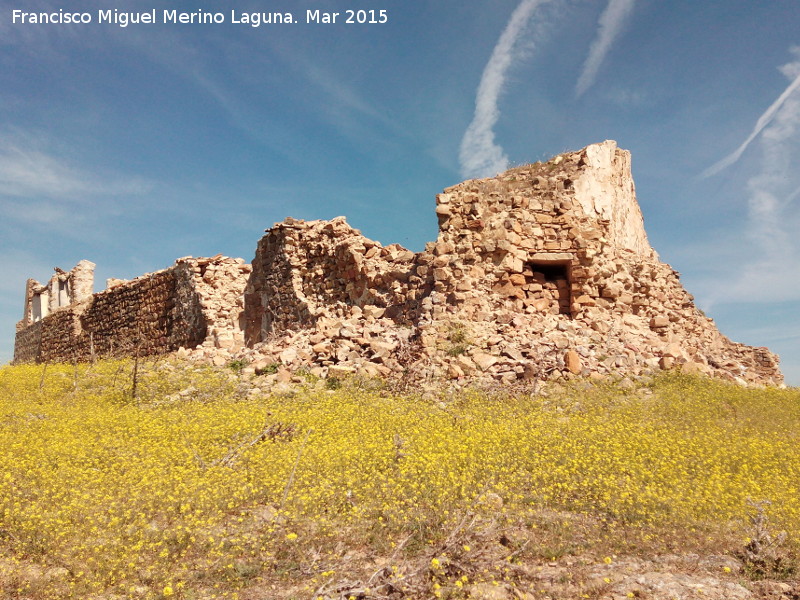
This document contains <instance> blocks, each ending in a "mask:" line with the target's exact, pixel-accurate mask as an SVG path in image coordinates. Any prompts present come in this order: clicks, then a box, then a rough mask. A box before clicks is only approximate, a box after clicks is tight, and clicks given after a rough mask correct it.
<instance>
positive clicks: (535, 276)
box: [523, 261, 572, 315]
mask: <svg viewBox="0 0 800 600" xmlns="http://www.w3.org/2000/svg"><path fill="white" fill-rule="evenodd" d="M569 266H570V264H569V261H534V262H529V263H527V264H526V265H525V269H524V271H523V275H525V281H526V286H525V287H526V290H527V293H528V295H529V297H534V298H536V299H537V300H541V301H545V300H546V301H548V302H549V308H550V311H549V312H550V313H551V314H559V315H571V314H572V310H571V306H572V294H571V281H570V276H569Z"/></svg>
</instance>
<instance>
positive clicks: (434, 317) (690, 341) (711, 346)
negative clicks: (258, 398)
mask: <svg viewBox="0 0 800 600" xmlns="http://www.w3.org/2000/svg"><path fill="white" fill-rule="evenodd" d="M630 166H631V157H630V154H629V153H628V152H626V151H624V150H620V149H619V148H617V146H616V143H615V142H611V141H607V142H603V143H602V144H595V145H592V146H589V147H587V148H584V149H583V150H580V151H577V152H569V153H565V154H562V155H559V156H557V157H555V158H554V159H553V160H551V161H549V162H546V163H536V164H533V165H525V166H522V167H517V168H514V169H511V170H509V171H506V172H505V173H502V174H500V175H498V176H497V177H494V178H490V179H480V180H470V181H465V182H463V183H461V184H459V185H456V186H453V187H451V188H448V189H446V190H444V192H443V193H441V194H439V195H438V196H437V198H436V209H435V211H436V216H437V218H438V220H439V235H438V237H437V239H436V241H434V242H430V243H428V244H427V245H426V247H425V250H424V251H423V252H420V253H416V254H415V253H413V252H411V251H409V250H406V249H405V248H403V247H401V246H399V245H397V244H390V245H388V246H382V245H381V244H380V243H378V242H375V241H372V240H369V239H367V238H365V237H364V236H362V235H361V233H360V232H359V231H358V230H355V229H353V228H352V227H350V226H349V225H348V224H347V223H346V221H345V219H344V218H343V217H338V218H336V219H333V220H332V221H309V222H306V221H301V220H296V219H292V218H288V219H286V220H285V221H284V222H282V223H277V224H276V225H275V226H274V227H273V228H271V229H269V230H267V232H266V235H265V236H264V237H263V238H262V239H261V240H260V241H259V243H258V247H257V249H256V255H255V258H254V260H253V264H252V268H251V266H250V265H246V264H244V261H242V260H241V259H229V258H224V257H221V256H216V257H213V258H210V259H190V258H187V259H180V260H178V262H177V263H176V265H175V266H174V267H171V268H170V269H167V270H165V271H161V272H159V273H154V274H150V275H146V276H143V277H140V278H137V279H136V280H133V281H130V282H119V281H116V280H115V281H114V282H113V286H112V287H110V288H109V289H108V290H106V291H104V292H101V293H99V294H95V295H94V296H91V297H90V298H89V299H85V300H81V301H76V302H74V303H73V304H70V305H69V306H66V307H60V308H57V309H56V310H55V311H54V312H53V313H52V314H50V315H48V316H46V317H44V318H41V319H39V320H37V319H35V318H33V312H34V311H32V310H29V308H30V306H31V303H30V298H31V297H33V295H35V294H36V293H40V292H41V289H42V286H40V284H38V283H37V282H33V281H32V280H31V282H29V285H28V292H27V294H26V313H25V314H26V317H25V319H23V322H22V323H21V324H20V325H19V326H18V334H17V349H16V351H15V359H16V360H66V359H71V358H73V357H77V358H81V359H83V358H86V357H87V356H89V355H91V354H92V352H94V353H95V354H98V353H99V354H107V353H114V352H118V351H121V352H126V353H131V352H132V351H137V352H140V353H146V354H153V353H160V352H170V351H173V350H176V349H178V348H180V347H183V348H185V349H189V350H187V351H186V352H184V354H188V355H191V356H194V357H196V358H198V359H202V360H210V361H213V362H215V363H216V364H224V363H225V362H227V361H229V360H231V359H233V358H237V359H245V360H247V361H251V362H252V363H253V364H254V365H260V366H266V365H270V364H272V365H273V366H274V364H275V363H277V364H281V365H283V367H284V368H285V369H286V370H292V369H297V368H301V367H302V368H304V369H309V370H311V371H312V372H313V373H315V374H317V375H319V376H321V377H328V376H337V377H338V376H343V375H346V374H350V373H362V374H365V375H380V376H386V377H402V378H405V379H407V380H409V381H411V380H415V381H424V380H441V379H442V378H447V379H451V380H454V381H457V382H458V381H463V382H467V381H475V380H485V381H492V382H497V383H499V384H503V385H505V384H513V383H514V382H517V381H525V380H534V379H536V380H539V379H541V380H544V379H560V378H570V377H575V376H586V377H596V376H605V375H609V374H615V375H623V376H637V375H640V374H644V373H650V372H653V371H656V370H659V369H673V368H677V369H681V370H684V371H688V372H696V373H705V374H708V375H715V376H720V377H724V378H727V379H731V380H735V381H739V382H742V383H769V384H779V383H781V382H782V376H781V373H780V370H779V368H778V358H777V356H775V355H773V354H772V353H770V352H769V351H768V350H767V349H766V348H751V347H748V346H745V345H742V344H737V343H734V342H731V341H730V340H729V339H728V338H726V337H725V336H723V335H722V334H721V333H720V332H719V331H718V330H717V328H716V326H715V324H714V322H713V321H712V320H711V319H709V318H707V317H706V316H705V315H704V314H703V313H702V312H701V311H700V310H698V309H697V307H696V306H695V304H694V300H693V298H692V296H691V295H690V294H689V293H688V292H687V291H686V290H684V288H683V286H682V285H681V283H680V279H679V275H678V273H677V272H675V271H674V270H673V269H672V268H671V267H670V266H669V265H667V264H664V263H662V262H660V261H659V259H658V255H657V254H656V252H655V251H654V250H653V249H652V248H651V247H650V244H649V243H648V241H647V235H646V233H645V229H644V224H643V219H642V214H641V211H640V209H639V205H638V203H637V201H636V195H635V187H634V183H633V179H632V177H631V171H630ZM90 264H91V263H87V265H90ZM92 267H93V265H92ZM84 270H85V269H84ZM251 271H252V272H251ZM64 276H65V274H63V272H62V273H61V274H59V275H58V277H62V278H63V277H64ZM69 277H72V278H75V276H74V274H73V275H69ZM37 286H38V287H37ZM51 287H53V286H52V285H51Z"/></svg>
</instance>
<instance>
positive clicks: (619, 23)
mask: <svg viewBox="0 0 800 600" xmlns="http://www.w3.org/2000/svg"><path fill="white" fill-rule="evenodd" d="M634 3H635V0H609V2H608V6H606V9H605V10H604V11H603V14H601V15H600V21H599V25H598V29H597V37H595V39H594V41H593V42H592V45H591V47H590V48H589V55H588V56H587V57H586V62H585V63H583V71H581V74H580V77H578V82H577V84H575V95H576V96H578V97H580V96H582V95H583V93H584V92H586V90H588V89H589V88H590V87H592V84H594V82H595V79H596V78H597V72H598V71H599V70H600V65H602V64H603V60H604V59H605V57H606V55H607V54H608V51H609V50H610V49H611V45H612V44H613V43H614V40H616V39H617V36H618V35H619V34H620V32H621V31H622V28H623V27H624V26H625V23H626V22H627V21H628V18H629V17H630V14H631V12H632V11H633V5H634Z"/></svg>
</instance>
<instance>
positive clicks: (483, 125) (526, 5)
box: [459, 0, 550, 177]
mask: <svg viewBox="0 0 800 600" xmlns="http://www.w3.org/2000/svg"><path fill="white" fill-rule="evenodd" d="M549 1H550V0H523V1H522V2H520V4H519V5H518V6H517V8H516V9H515V10H514V12H513V13H512V15H511V18H510V19H509V21H508V24H507V25H506V28H505V29H504V30H503V33H502V34H501V35H500V39H499V40H498V41H497V44H496V45H495V47H494V50H493V51H492V56H491V58H489V62H488V63H486V67H485V68H484V69H483V75H482V76H481V82H480V85H479V86H478V93H477V95H476V98H475V115H474V117H473V118H472V122H471V123H470V125H469V127H468V128H467V131H466V132H465V133H464V137H463V139H462V140H461V151H460V154H459V158H460V162H461V172H462V174H463V175H464V176H465V177H488V176H492V175H496V174H497V173H500V172H501V171H505V170H506V169H507V168H508V157H507V156H506V154H505V152H504V151H503V148H502V147H500V146H499V145H498V144H497V143H496V142H495V139H494V126H495V125H496V124H497V120H498V118H499V117H500V111H499V109H498V106H497V104H498V100H499V98H500V94H501V93H502V91H503V87H504V86H505V81H506V73H507V72H508V69H509V67H510V66H511V64H512V63H513V61H514V59H515V58H516V54H515V52H514V50H515V47H516V45H517V41H518V40H519V37H520V36H521V35H522V33H523V32H524V31H525V27H526V25H527V24H528V22H529V21H530V19H531V17H532V16H533V13H534V11H535V10H536V9H537V8H538V7H539V6H541V5H542V4H546V3H547V2H549Z"/></svg>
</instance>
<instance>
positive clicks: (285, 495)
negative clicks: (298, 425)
mask: <svg viewBox="0 0 800 600" xmlns="http://www.w3.org/2000/svg"><path fill="white" fill-rule="evenodd" d="M313 431H314V430H313V429H309V430H308V431H306V437H305V438H304V439H303V443H302V444H300V449H299V450H298V451H297V458H295V461H294V466H293V467H292V472H291V473H290V474H289V480H288V481H287V482H286V488H285V489H284V490H283V497H282V498H281V503H280V504H279V505H278V509H281V508H283V505H284V504H286V499H287V498H288V497H289V490H290V489H291V487H292V483H294V474H295V472H296V471H297V465H298V464H299V463H300V457H301V456H302V455H303V449H304V448H305V447H306V442H308V437H309V436H310V435H311V433H312V432H313Z"/></svg>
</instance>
